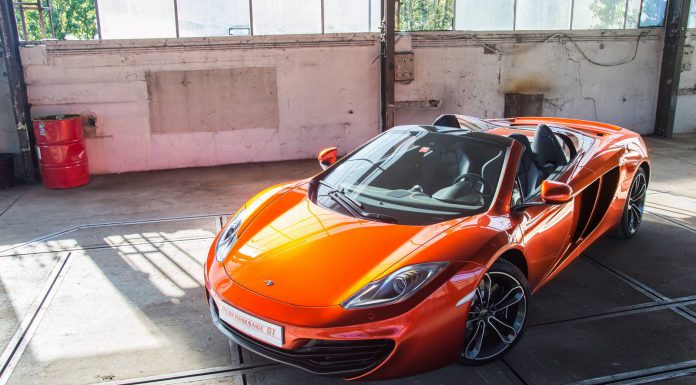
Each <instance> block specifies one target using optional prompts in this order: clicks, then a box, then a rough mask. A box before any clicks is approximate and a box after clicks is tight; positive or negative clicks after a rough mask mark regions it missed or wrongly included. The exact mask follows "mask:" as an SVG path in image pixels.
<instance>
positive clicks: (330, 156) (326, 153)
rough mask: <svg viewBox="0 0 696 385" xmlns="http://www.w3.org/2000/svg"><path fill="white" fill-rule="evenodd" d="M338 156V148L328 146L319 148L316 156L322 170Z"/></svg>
mask: <svg viewBox="0 0 696 385" xmlns="http://www.w3.org/2000/svg"><path fill="white" fill-rule="evenodd" d="M337 158H338V148H336V147H329V148H325V149H323V150H321V151H320V152H319V155H318V156H317V160H318V161H319V165H320V166H321V168H322V169H323V170H326V169H327V168H329V167H331V166H332V165H333V164H334V163H336V159H337Z"/></svg>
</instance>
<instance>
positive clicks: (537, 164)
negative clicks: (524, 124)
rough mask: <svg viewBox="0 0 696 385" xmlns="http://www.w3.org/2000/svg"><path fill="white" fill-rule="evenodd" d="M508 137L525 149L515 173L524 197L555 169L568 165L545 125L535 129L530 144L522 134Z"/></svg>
mask: <svg viewBox="0 0 696 385" xmlns="http://www.w3.org/2000/svg"><path fill="white" fill-rule="evenodd" d="M509 137H510V139H513V140H516V141H518V142H520V143H522V145H524V147H525V150H524V152H523V153H522V159H521V160H520V167H519V170H518V171H517V176H518V178H519V181H520V188H521V189H522V196H524V197H528V196H530V195H531V194H532V193H533V192H534V191H535V190H536V189H537V188H538V187H539V186H540V185H541V182H543V181H544V179H546V178H548V177H549V175H550V174H551V172H552V171H553V170H554V169H555V168H556V167H558V166H565V165H566V164H568V159H567V158H566V155H565V153H564V152H563V147H562V146H561V144H560V143H559V141H558V140H557V139H556V134H554V133H553V131H551V129H550V128H549V126H547V125H545V124H540V125H539V126H538V127H537V130H536V132H535V134H534V139H533V141H532V142H531V143H530V141H529V138H528V137H527V136H525V135H522V134H512V135H510V136H509Z"/></svg>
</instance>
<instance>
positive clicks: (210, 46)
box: [22, 34, 379, 174]
mask: <svg viewBox="0 0 696 385" xmlns="http://www.w3.org/2000/svg"><path fill="white" fill-rule="evenodd" d="M375 39H376V34H356V35H350V34H345V35H323V36H321V35H313V36H256V37H230V38H227V37H224V38H209V39H180V40H176V39H152V40H111V41H101V42H99V41H90V42H77V41H65V42H48V43H47V45H46V46H36V47H25V48H22V59H23V64H24V66H25V74H26V81H27V93H28V96H29V102H30V103H31V104H32V115H33V116H41V115H46V114H56V113H79V114H83V115H90V114H92V115H94V116H96V118H97V129H96V133H94V132H92V133H90V136H92V137H90V138H88V139H87V152H88V157H89V162H90V171H91V172H92V173H94V174H101V173H120V172H127V171H142V170H157V169H170V168H179V167H195V166H211V165H219V164H229V163H246V162H260V161H273V160H285V159H306V158H311V157H314V156H316V153H317V152H318V151H319V150H320V149H322V148H324V147H328V146H331V145H337V146H339V148H340V149H341V150H343V151H347V150H351V149H353V148H355V147H357V146H358V145H360V144H361V143H363V142H364V141H366V140H367V139H369V138H371V137H372V136H374V135H376V134H377V133H378V132H379V60H377V61H374V59H375V57H377V56H378V55H379V43H378V42H376V41H375ZM255 66H257V67H275V68H276V71H277V73H276V78H277V88H278V89H277V97H278V113H279V121H280V124H279V127H266V128H256V129H244V128H241V129H236V130H232V131H220V132H200V130H199V129H198V130H192V132H191V133H176V134H172V133H166V134H156V133H151V130H150V113H149V104H148V91H147V87H146V81H145V72H146V71H166V70H196V69H201V70H202V69H215V68H230V67H255ZM225 92H228V90H225V89H222V88H214V89H210V94H209V95H208V96H207V97H208V98H211V100H212V99H213V98H220V97H222V96H223V95H224V93H225Z"/></svg>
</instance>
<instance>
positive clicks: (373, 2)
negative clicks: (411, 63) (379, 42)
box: [370, 0, 696, 32]
mask: <svg viewBox="0 0 696 385" xmlns="http://www.w3.org/2000/svg"><path fill="white" fill-rule="evenodd" d="M694 1H696V0H694ZM370 9H371V11H370V18H371V19H370V20H371V22H370V23H371V25H370V31H371V32H377V31H379V29H380V27H381V26H382V1H381V0H370Z"/></svg>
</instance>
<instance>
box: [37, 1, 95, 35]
mask: <svg viewBox="0 0 696 385" xmlns="http://www.w3.org/2000/svg"><path fill="white" fill-rule="evenodd" d="M51 15H52V20H53V29H54V31H55V33H56V39H58V40H75V39H88V40H89V39H96V38H97V13H96V10H95V7H94V0H81V1H78V2H75V1H72V2H67V1H55V0H54V1H51ZM47 23H48V21H47ZM46 28H47V30H48V31H50V29H51V27H50V24H47V26H46Z"/></svg>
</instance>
